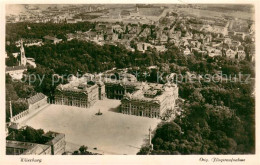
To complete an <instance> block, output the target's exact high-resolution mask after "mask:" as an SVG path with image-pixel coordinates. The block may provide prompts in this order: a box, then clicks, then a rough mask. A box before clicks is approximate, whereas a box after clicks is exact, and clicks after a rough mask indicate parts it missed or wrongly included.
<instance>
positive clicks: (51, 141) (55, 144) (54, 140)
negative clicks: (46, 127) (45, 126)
mask: <svg viewBox="0 0 260 165" xmlns="http://www.w3.org/2000/svg"><path fill="white" fill-rule="evenodd" d="M43 136H44V137H45V138H46V140H47V141H48V142H47V143H46V144H47V145H50V146H51V154H52V155H61V154H63V153H64V152H65V147H66V142H65V134H62V133H57V132H51V131H49V132H47V133H46V134H44V135H43Z"/></svg>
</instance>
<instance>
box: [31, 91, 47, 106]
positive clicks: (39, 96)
mask: <svg viewBox="0 0 260 165" xmlns="http://www.w3.org/2000/svg"><path fill="white" fill-rule="evenodd" d="M45 97H46V96H45V95H44V94H42V93H37V94H36V95H34V96H32V97H30V98H29V99H27V101H28V104H34V103H36V102H38V101H40V100H42V99H44V98H45Z"/></svg>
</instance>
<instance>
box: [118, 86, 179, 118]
mask: <svg viewBox="0 0 260 165" xmlns="http://www.w3.org/2000/svg"><path fill="white" fill-rule="evenodd" d="M177 98H178V87H177V86H176V85H175V84H164V85H162V84H153V83H149V84H145V85H143V86H142V87H141V88H139V89H138V90H136V91H135V92H133V93H132V94H130V93H127V94H126V95H125V96H124V97H123V99H122V100H121V112H122V113H124V114H128V115H136V116H145V117H152V118H160V117H163V116H164V115H165V114H166V113H167V111H168V110H174V106H175V100H176V99H177Z"/></svg>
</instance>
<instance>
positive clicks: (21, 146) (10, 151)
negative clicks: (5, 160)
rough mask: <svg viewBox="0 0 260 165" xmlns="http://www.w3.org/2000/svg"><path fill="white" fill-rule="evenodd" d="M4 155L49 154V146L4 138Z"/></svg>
mask: <svg viewBox="0 0 260 165" xmlns="http://www.w3.org/2000/svg"><path fill="white" fill-rule="evenodd" d="M6 155H51V146H50V145H45V144H37V143H29V142H20V141H13V140H6Z"/></svg>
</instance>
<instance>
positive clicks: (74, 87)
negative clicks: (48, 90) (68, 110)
mask: <svg viewBox="0 0 260 165" xmlns="http://www.w3.org/2000/svg"><path fill="white" fill-rule="evenodd" d="M104 97H105V87H104V84H102V83H95V82H88V83H87V82H74V81H72V82H70V83H69V84H65V85H62V84H60V85H59V86H58V87H57V88H56V91H55V98H54V100H55V104H61V105H69V106H76V107H82V108H88V107H91V106H92V105H94V104H95V102H96V101H97V100H102V99H103V98H104Z"/></svg>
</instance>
